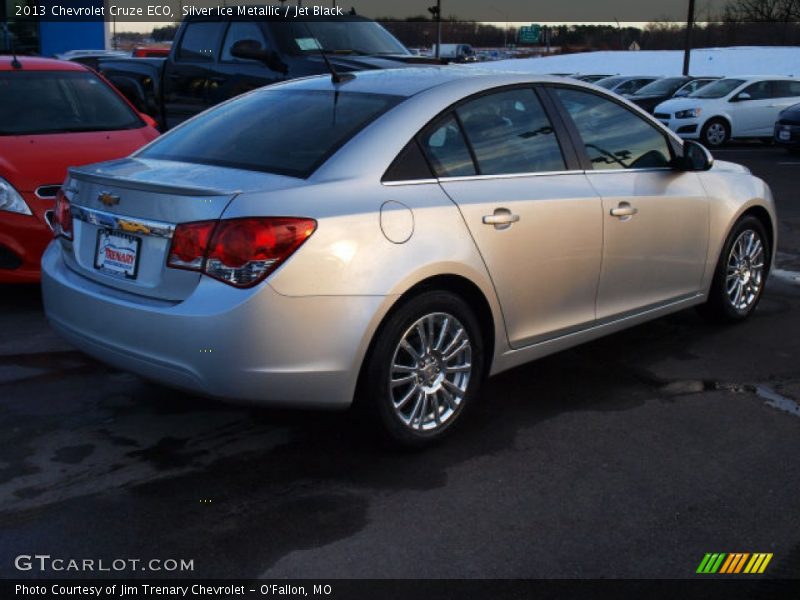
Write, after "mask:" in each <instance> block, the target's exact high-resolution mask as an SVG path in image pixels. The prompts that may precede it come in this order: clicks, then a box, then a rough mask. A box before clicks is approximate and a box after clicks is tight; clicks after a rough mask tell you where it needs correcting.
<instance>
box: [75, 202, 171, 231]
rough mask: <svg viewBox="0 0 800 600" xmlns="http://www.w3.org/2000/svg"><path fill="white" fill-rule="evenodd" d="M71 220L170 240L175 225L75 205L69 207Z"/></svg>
mask: <svg viewBox="0 0 800 600" xmlns="http://www.w3.org/2000/svg"><path fill="white" fill-rule="evenodd" d="M70 211H71V212H72V218H74V219H77V220H79V221H83V222H84V223H90V224H91V225H97V226H98V227H107V228H109V229H113V230H115V231H121V232H123V233H130V234H134V235H146V236H150V237H159V238H166V239H171V238H172V235H173V234H174V233H175V225H173V224H172V223H164V222H162V221H150V220H147V219H137V218H134V217H126V216H124V215H115V214H113V213H108V212H105V211H102V210H97V209H94V208H86V207H84V206H78V205H76V204H72V205H70Z"/></svg>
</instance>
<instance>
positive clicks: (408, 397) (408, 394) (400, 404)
mask: <svg viewBox="0 0 800 600" xmlns="http://www.w3.org/2000/svg"><path fill="white" fill-rule="evenodd" d="M418 392H419V388H417V387H412V388H409V390H408V392H406V395H405V396H403V397H402V398H400V402H396V403H395V405H394V407H395V409H396V410H400V409H401V408H403V407H404V406H405V405H406V404H408V401H409V400H411V398H413V397H414V395H415V394H416V393H418Z"/></svg>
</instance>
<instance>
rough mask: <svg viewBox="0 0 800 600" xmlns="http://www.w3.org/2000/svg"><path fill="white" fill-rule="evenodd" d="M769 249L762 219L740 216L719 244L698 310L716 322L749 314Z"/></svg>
mask: <svg viewBox="0 0 800 600" xmlns="http://www.w3.org/2000/svg"><path fill="white" fill-rule="evenodd" d="M751 244H752V245H751ZM770 251H771V249H770V247H769V243H768V238H767V233H766V231H765V230H764V226H763V225H762V224H761V221H759V220H758V219H756V218H755V217H753V216H745V217H742V218H741V219H739V220H738V221H737V222H736V224H735V225H734V226H733V229H731V232H730V234H728V238H727V239H726V240H725V245H724V246H723V247H722V253H721V254H720V257H719V261H718V262H717V267H716V270H715V271H714V280H713V282H712V283H711V291H710V292H709V296H708V300H707V301H706V303H705V304H704V305H702V306H701V307H700V309H699V310H700V312H701V314H702V315H703V316H705V317H707V318H708V319H709V320H711V321H714V322H717V323H735V322H738V321H743V320H745V319H747V318H748V317H749V316H750V315H752V314H753V312H755V310H756V307H757V306H758V303H759V301H760V300H761V296H762V295H763V293H764V284H765V283H766V281H767V275H768V274H769V264H770ZM737 294H738V295H737Z"/></svg>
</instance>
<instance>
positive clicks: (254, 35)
mask: <svg viewBox="0 0 800 600" xmlns="http://www.w3.org/2000/svg"><path fill="white" fill-rule="evenodd" d="M243 40H254V41H256V42H258V43H259V44H261V47H262V48H264V49H266V47H267V44H266V42H265V41H264V34H262V33H261V28H260V27H259V26H258V24H256V23H255V22H253V21H232V22H231V24H230V26H229V27H228V31H227V32H226V33H225V41H224V42H223V44H222V60H224V61H226V62H258V61H255V60H247V59H245V58H238V57H236V56H234V55H233V54H231V48H233V45H234V44H235V43H236V42H241V41H243Z"/></svg>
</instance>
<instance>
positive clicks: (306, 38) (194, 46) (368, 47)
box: [98, 15, 437, 131]
mask: <svg viewBox="0 0 800 600" xmlns="http://www.w3.org/2000/svg"><path fill="white" fill-rule="evenodd" d="M323 54H324V57H323ZM325 58H327V59H328V60H329V62H330V63H331V64H332V65H333V67H334V68H335V69H336V70H337V71H338V72H348V71H362V70H368V69H386V68H394V67H402V66H404V65H410V64H419V63H429V64H431V63H432V64H436V63H437V61H435V60H434V59H428V58H424V57H419V56H415V55H413V54H411V53H410V52H409V51H408V50H407V49H406V47H405V46H403V44H401V43H400V42H399V41H398V40H397V39H396V38H395V37H394V36H392V34H390V33H389V32H388V31H386V29H384V28H383V27H382V26H381V25H380V24H378V23H376V22H375V21H371V20H369V19H367V18H365V17H359V16H355V15H348V16H346V17H340V18H318V19H313V18H309V19H305V20H297V19H291V18H290V19H282V18H279V17H241V18H238V17H225V18H222V17H216V18H214V17H207V16H196V17H187V18H186V19H185V20H184V21H183V22H182V23H181V26H180V27H179V28H178V31H177V34H176V36H175V41H174V43H173V45H172V49H171V50H170V54H169V56H168V57H167V58H125V59H105V60H102V61H100V63H99V66H98V70H99V71H100V72H101V73H102V74H103V75H104V76H105V77H106V78H107V79H109V80H110V81H111V82H112V83H113V84H114V85H115V86H116V87H117V89H119V90H120V91H121V92H122V93H123V94H125V96H127V97H128V98H129V99H130V100H131V102H133V104H134V105H135V106H136V107H137V108H138V109H139V110H140V111H142V112H144V113H147V114H149V115H150V116H152V117H153V118H154V119H156V121H157V122H158V124H159V126H160V128H161V129H162V131H164V130H167V129H169V128H171V127H174V126H175V125H177V124H179V123H180V122H182V121H185V120H186V119H188V118H189V117H191V116H193V115H195V114H197V113H199V112H201V111H203V110H205V109H206V108H208V107H210V106H213V105H215V104H218V103H220V102H222V101H224V100H227V99H228V98H231V97H233V96H237V95H239V94H242V93H244V92H247V91H249V90H251V89H254V88H257V87H261V86H264V85H268V84H270V83H275V82H278V81H283V80H286V79H295V78H297V77H306V76H309V75H317V74H321V73H328V72H330V71H329V70H328V67H327V66H326V64H325V60H324V59H325Z"/></svg>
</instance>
